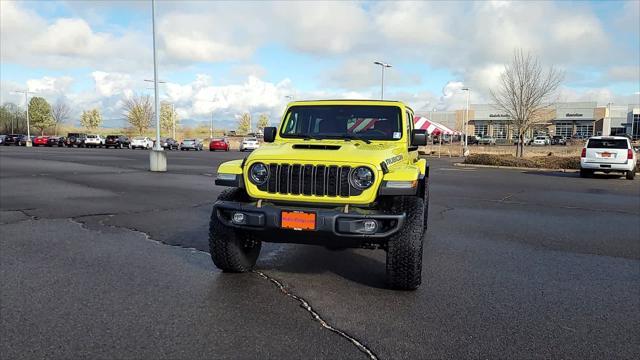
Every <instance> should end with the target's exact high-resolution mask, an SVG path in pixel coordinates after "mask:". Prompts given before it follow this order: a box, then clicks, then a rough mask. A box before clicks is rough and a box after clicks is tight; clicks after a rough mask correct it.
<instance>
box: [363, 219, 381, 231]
mask: <svg viewBox="0 0 640 360" xmlns="http://www.w3.org/2000/svg"><path fill="white" fill-rule="evenodd" d="M377 229H378V222H377V221H375V220H365V221H364V223H363V230H364V231H365V232H368V233H372V232H376V230H377Z"/></svg>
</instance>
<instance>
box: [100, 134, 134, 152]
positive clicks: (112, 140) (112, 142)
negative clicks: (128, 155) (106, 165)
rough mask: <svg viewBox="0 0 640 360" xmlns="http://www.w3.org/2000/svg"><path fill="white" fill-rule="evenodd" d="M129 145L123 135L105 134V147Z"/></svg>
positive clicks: (124, 146) (125, 146)
mask: <svg viewBox="0 0 640 360" xmlns="http://www.w3.org/2000/svg"><path fill="white" fill-rule="evenodd" d="M129 145H130V141H129V138H128V137H126V136H124V135H107V137H106V138H105V139H104V147H105V148H107V149H108V148H110V147H112V148H118V149H122V148H128V147H129Z"/></svg>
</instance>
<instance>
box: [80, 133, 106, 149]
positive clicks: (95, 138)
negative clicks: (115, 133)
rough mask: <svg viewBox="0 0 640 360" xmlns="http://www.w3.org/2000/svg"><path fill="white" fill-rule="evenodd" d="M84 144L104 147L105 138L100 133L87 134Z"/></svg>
mask: <svg viewBox="0 0 640 360" xmlns="http://www.w3.org/2000/svg"><path fill="white" fill-rule="evenodd" d="M84 145H85V146H86V147H92V148H96V147H102V146H103V145H104V138H103V137H102V136H100V135H87V139H86V140H85V141H84Z"/></svg>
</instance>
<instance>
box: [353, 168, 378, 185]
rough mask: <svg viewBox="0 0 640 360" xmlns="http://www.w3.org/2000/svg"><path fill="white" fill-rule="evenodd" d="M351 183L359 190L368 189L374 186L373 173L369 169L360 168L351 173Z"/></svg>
mask: <svg viewBox="0 0 640 360" xmlns="http://www.w3.org/2000/svg"><path fill="white" fill-rule="evenodd" d="M349 181H350V182H351V185H352V186H353V187H354V188H356V189H358V190H364V189H367V188H369V187H370V186H371V185H373V171H371V169H369V168H368V167H364V166H359V167H357V168H355V169H353V170H352V171H351V174H350V175H349Z"/></svg>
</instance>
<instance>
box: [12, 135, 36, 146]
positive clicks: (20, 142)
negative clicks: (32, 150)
mask: <svg viewBox="0 0 640 360" xmlns="http://www.w3.org/2000/svg"><path fill="white" fill-rule="evenodd" d="M34 138H35V136H33V135H31V143H32V144H33V139H34ZM27 139H29V136H27V135H20V137H19V138H18V142H17V143H16V145H18V146H27Z"/></svg>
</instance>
